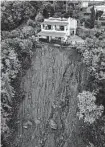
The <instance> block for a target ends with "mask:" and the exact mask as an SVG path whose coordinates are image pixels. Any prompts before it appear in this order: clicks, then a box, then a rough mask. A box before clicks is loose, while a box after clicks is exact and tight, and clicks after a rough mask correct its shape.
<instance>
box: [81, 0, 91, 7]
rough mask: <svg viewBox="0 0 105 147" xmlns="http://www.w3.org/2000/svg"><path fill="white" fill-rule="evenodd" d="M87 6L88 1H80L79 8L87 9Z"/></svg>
mask: <svg viewBox="0 0 105 147" xmlns="http://www.w3.org/2000/svg"><path fill="white" fill-rule="evenodd" d="M88 5H89V2H88V1H81V8H87V7H88Z"/></svg>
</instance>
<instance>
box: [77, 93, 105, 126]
mask: <svg viewBox="0 0 105 147" xmlns="http://www.w3.org/2000/svg"><path fill="white" fill-rule="evenodd" d="M77 98H78V99H79V103H78V108H79V112H78V113H77V115H78V117H79V119H83V120H84V122H87V123H90V124H92V123H94V121H95V120H96V119H98V118H99V117H100V116H101V115H102V113H103V110H104V107H103V106H102V105H100V106H97V105H96V104H95V101H96V97H95V96H94V93H91V92H89V91H83V92H82V93H79V95H78V96H77Z"/></svg>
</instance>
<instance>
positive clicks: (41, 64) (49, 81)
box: [10, 44, 87, 147]
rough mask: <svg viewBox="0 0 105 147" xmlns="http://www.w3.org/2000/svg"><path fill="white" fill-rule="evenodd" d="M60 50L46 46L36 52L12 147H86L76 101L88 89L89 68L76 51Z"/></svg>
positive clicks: (25, 81) (24, 85)
mask: <svg viewBox="0 0 105 147" xmlns="http://www.w3.org/2000/svg"><path fill="white" fill-rule="evenodd" d="M60 50H61V49H60ZM60 50H59V49H58V48H57V47H54V46H51V45H47V44H45V45H42V48H38V49H37V50H36V52H34V56H33V58H32V65H31V66H30V68H29V70H28V71H27V73H26V75H25V76H24V77H23V78H22V82H21V88H22V89H23V90H24V94H25V99H24V100H23V102H22V103H21V105H20V107H19V110H18V117H17V120H18V131H17V132H15V134H14V135H15V136H14V137H15V139H14V140H13V142H12V141H11V143H10V144H11V145H10V146H11V147H15V146H22V147H29V146H30V147H34V146H38V147H42V146H43V147H44V146H45V147H46V146H47V147H55V146H57V147H58V146H62V147H63V146H64V147H65V146H69V145H70V146H71V145H72V147H78V146H80V144H81V145H82V146H83V147H84V146H85V145H84V142H83V140H82V137H80V136H79V134H80V130H79V129H80V128H79V127H80V126H79V122H78V118H77V116H76V112H77V98H76V97H77V94H78V92H79V91H81V90H83V89H84V88H85V83H86V80H87V75H86V68H85V67H84V66H83V64H82V63H81V59H80V56H79V55H78V54H77V52H76V51H75V50H73V49H69V50H67V49H66V50H62V51H60ZM83 67H84V68H83ZM16 124H17V123H16ZM75 136H77V137H76V138H75ZM82 146H81V147H82Z"/></svg>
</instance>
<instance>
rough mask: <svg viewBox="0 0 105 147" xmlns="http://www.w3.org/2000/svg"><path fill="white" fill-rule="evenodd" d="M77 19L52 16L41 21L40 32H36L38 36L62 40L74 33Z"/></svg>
mask: <svg viewBox="0 0 105 147" xmlns="http://www.w3.org/2000/svg"><path fill="white" fill-rule="evenodd" d="M76 29H77V21H76V20H75V19H73V18H70V17H69V18H52V17H50V18H49V19H45V20H44V22H43V23H41V32H39V33H38V37H39V38H47V39H48V40H49V41H50V40H51V39H59V40H61V41H63V42H65V41H66V40H67V38H68V37H69V36H73V35H75V34H76Z"/></svg>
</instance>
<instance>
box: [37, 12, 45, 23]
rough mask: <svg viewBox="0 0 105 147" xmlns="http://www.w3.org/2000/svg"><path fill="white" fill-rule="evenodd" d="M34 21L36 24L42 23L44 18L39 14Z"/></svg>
mask: <svg viewBox="0 0 105 147" xmlns="http://www.w3.org/2000/svg"><path fill="white" fill-rule="evenodd" d="M35 20H36V21H37V22H42V21H43V20H44V17H43V15H42V14H41V13H40V12H39V13H38V14H37V16H36V17H35Z"/></svg>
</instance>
